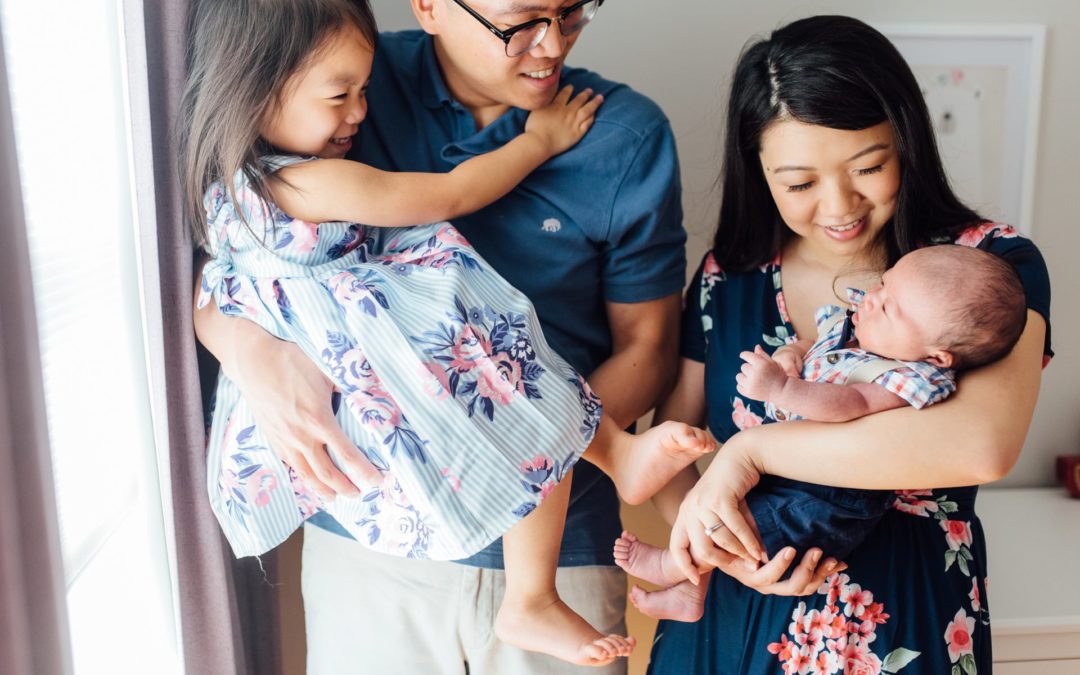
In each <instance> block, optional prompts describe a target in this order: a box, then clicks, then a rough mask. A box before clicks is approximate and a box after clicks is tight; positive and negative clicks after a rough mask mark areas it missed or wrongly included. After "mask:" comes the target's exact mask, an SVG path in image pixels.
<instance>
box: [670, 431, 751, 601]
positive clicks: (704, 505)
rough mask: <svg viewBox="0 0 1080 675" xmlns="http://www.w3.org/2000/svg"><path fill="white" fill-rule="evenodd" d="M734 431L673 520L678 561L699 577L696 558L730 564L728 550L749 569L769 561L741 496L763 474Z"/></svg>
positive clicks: (673, 544)
mask: <svg viewBox="0 0 1080 675" xmlns="http://www.w3.org/2000/svg"><path fill="white" fill-rule="evenodd" d="M740 435H741V434H737V435H736V436H733V437H732V438H731V439H730V440H729V441H728V442H727V443H725V444H724V445H723V446H722V447H721V448H720V450H719V451H717V453H716V457H715V458H714V459H713V462H712V464H710V465H709V468H708V469H707V470H706V471H705V473H704V474H703V475H702V476H701V479H700V480H698V482H697V484H696V485H694V487H693V488H692V489H691V490H690V491H689V492H688V493H687V494H686V497H685V499H683V502H682V504H681V505H680V506H679V514H678V516H677V517H676V519H675V523H674V525H672V531H671V552H672V554H673V556H674V560H675V564H676V565H677V566H678V567H679V569H680V570H681V571H682V572H683V573H684V574H686V577H687V578H688V579H690V581H692V582H694V583H697V580H698V570H697V565H696V564H695V563H697V564H707V565H709V566H713V567H726V566H730V558H729V557H728V556H727V555H726V554H725V552H727V553H729V554H734V555H737V556H739V557H741V558H743V560H744V561H745V566H746V567H747V569H748V570H753V569H756V568H757V565H758V562H759V561H760V562H764V561H766V559H767V557H766V555H765V550H764V547H763V546H762V544H761V540H760V539H759V538H758V534H757V530H756V528H755V526H754V525H753V518H752V517H751V516H750V512H749V510H748V509H747V507H746V502H745V501H743V498H744V497H745V496H746V494H747V493H748V492H750V489H751V488H752V487H754V486H755V485H757V483H758V481H759V480H760V479H761V472H760V470H759V469H758V468H757V466H756V465H755V464H754V462H753V461H752V459H751V457H750V456H749V454H748V453H746V452H744V451H743V450H742V449H741V447H740V445H739V444H738V443H736V442H735V440H736V439H737V438H739V436H740Z"/></svg>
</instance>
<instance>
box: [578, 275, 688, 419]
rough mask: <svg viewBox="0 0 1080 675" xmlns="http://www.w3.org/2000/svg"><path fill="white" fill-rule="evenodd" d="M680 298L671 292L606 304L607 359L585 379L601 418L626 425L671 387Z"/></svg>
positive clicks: (677, 336) (651, 405) (675, 362)
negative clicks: (599, 405)
mask: <svg viewBox="0 0 1080 675" xmlns="http://www.w3.org/2000/svg"><path fill="white" fill-rule="evenodd" d="M681 311H682V299H681V295H680V294H679V293H673V294H672V295H668V296H666V297H663V298H659V299H657V300H649V301H647V302H635V303H621V302H608V303H607V316H608V324H609V326H610V329H611V338H612V343H613V345H612V347H613V348H612V354H611V356H610V357H608V359H607V360H606V361H604V362H603V363H602V364H600V366H599V367H598V368H597V369H596V370H595V371H593V373H592V375H590V376H589V385H590V386H591V387H592V388H593V390H595V391H596V393H597V395H598V396H600V399H601V400H602V401H603V404H604V414H605V415H607V416H609V417H610V418H611V419H612V420H614V421H615V422H616V423H617V424H618V425H619V428H626V427H628V426H630V424H631V423H632V422H634V420H636V419H637V418H638V417H640V416H641V415H643V414H644V413H645V412H647V411H648V410H649V409H650V408H652V407H653V406H654V405H656V403H657V401H659V400H660V399H661V398H662V397H664V396H665V395H666V394H667V393H668V391H669V390H670V389H671V386H672V385H673V384H674V382H675V374H676V364H677V362H678V350H679V331H678V326H679V313H680V312H681Z"/></svg>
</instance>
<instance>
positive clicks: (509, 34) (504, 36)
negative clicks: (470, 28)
mask: <svg viewBox="0 0 1080 675" xmlns="http://www.w3.org/2000/svg"><path fill="white" fill-rule="evenodd" d="M454 2H455V3H457V5H458V6H459V7H461V8H462V9H464V10H465V11H466V12H468V13H469V14H470V15H471V16H472V17H473V18H474V19H476V20H477V21H479V22H480V23H482V24H483V25H484V27H485V28H487V29H488V30H489V31H491V33H492V34H493V35H494V36H495V37H497V38H499V39H500V40H502V41H503V45H504V51H506V52H507V53H506V55H507V56H510V54H509V51H508V50H509V49H510V39H511V38H513V37H514V33H517V32H519V31H523V30H525V29H526V28H532V27H533V26H535V25H537V24H540V23H542V24H546V25H547V28H545V29H544V30H545V31H547V30H550V29H551V22H552V21H556V22H558V24H559V32H560V33H562V35H563V37H566V36H567V35H573V34H574V33H576V32H578V31H579V30H581V29H582V28H584V27H585V26H580V27H578V28H577V29H575V30H573V31H571V32H570V33H563V32H562V21H563V19H565V18H566V17H568V16H570V14H571V13H572V12H573V11H574V10H576V9H578V8H580V7H583V6H585V5H587V4H589V3H590V2H595V3H596V9H598V10H599V9H600V7H601V6H602V5H603V4H604V0H580V1H579V2H575V3H574V4H572V5H570V6H569V7H567V8H566V9H564V10H562V11H561V12H559V13H558V14H557V15H555V18H554V19H552V18H550V17H546V16H545V17H540V18H539V19H532V20H531V21H526V22H525V23H519V24H518V25H516V26H511V27H510V28H507V29H506V30H499V29H498V28H496V27H495V24H493V23H491V22H490V21H488V20H487V19H485V18H484V17H483V16H482V15H481V14H480V13H479V12H477V11H476V10H475V9H473V8H472V7H469V6H468V5H466V4H465V2H464V0H454ZM591 20H592V19H590V21H591ZM545 37H546V33H545ZM533 46H535V45H533ZM526 51H528V50H526ZM524 53H525V52H521V54H524ZM521 54H515V55H514V56H513V57H510V58H515V57H518V56H521Z"/></svg>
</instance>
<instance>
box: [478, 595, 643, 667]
mask: <svg viewBox="0 0 1080 675" xmlns="http://www.w3.org/2000/svg"><path fill="white" fill-rule="evenodd" d="M495 634H496V635H497V636H499V639H500V640H502V641H503V642H505V643H507V644H510V645H513V646H515V647H519V648H521V649H525V650H528V651H533V652H542V653H544V654H550V655H551V656H554V657H556V658H559V659H562V660H563V661H568V662H570V663H574V664H577V665H579V666H606V665H607V664H609V663H611V662H612V661H614V660H615V659H617V658H620V657H623V656H629V655H630V652H631V651H633V649H634V645H635V644H637V641H636V640H635V639H634V638H632V637H627V636H623V635H603V634H602V633H600V632H599V631H597V630H596V629H595V628H593V627H592V626H590V625H589V623H588V622H587V621H585V619H583V618H581V617H580V616H579V615H578V614H577V613H576V612H574V610H572V609H570V608H569V607H567V606H566V604H564V603H563V601H562V600H560V599H559V598H558V597H557V596H550V597H547V596H545V597H543V598H527V599H522V600H520V601H519V600H515V599H512V598H509V597H508V598H506V599H504V600H503V604H502V607H501V608H500V609H499V614H498V616H496V617H495Z"/></svg>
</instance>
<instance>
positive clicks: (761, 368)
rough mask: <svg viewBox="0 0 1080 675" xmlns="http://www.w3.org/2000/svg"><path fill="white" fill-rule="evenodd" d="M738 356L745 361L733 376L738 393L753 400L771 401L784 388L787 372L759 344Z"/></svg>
mask: <svg viewBox="0 0 1080 675" xmlns="http://www.w3.org/2000/svg"><path fill="white" fill-rule="evenodd" d="M739 358H741V359H742V360H743V361H746V363H744V364H743V366H742V371H741V372H740V373H739V374H738V375H736V376H735V384H736V385H737V386H736V388H737V389H738V390H739V393H740V394H742V395H743V396H746V397H748V398H752V399H754V400H755V401H771V400H773V399H774V398H775V397H776V395H777V394H779V393H780V390H781V389H783V388H784V382H785V381H786V380H787V378H788V376H787V374H786V373H785V372H784V369H783V367H781V366H780V364H779V363H777V362H776V361H773V360H772V359H771V358H769V355H768V354H766V353H765V350H764V349H762V348H761V345H758V346H756V347H754V351H752V352H742V353H741V354H739Z"/></svg>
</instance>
